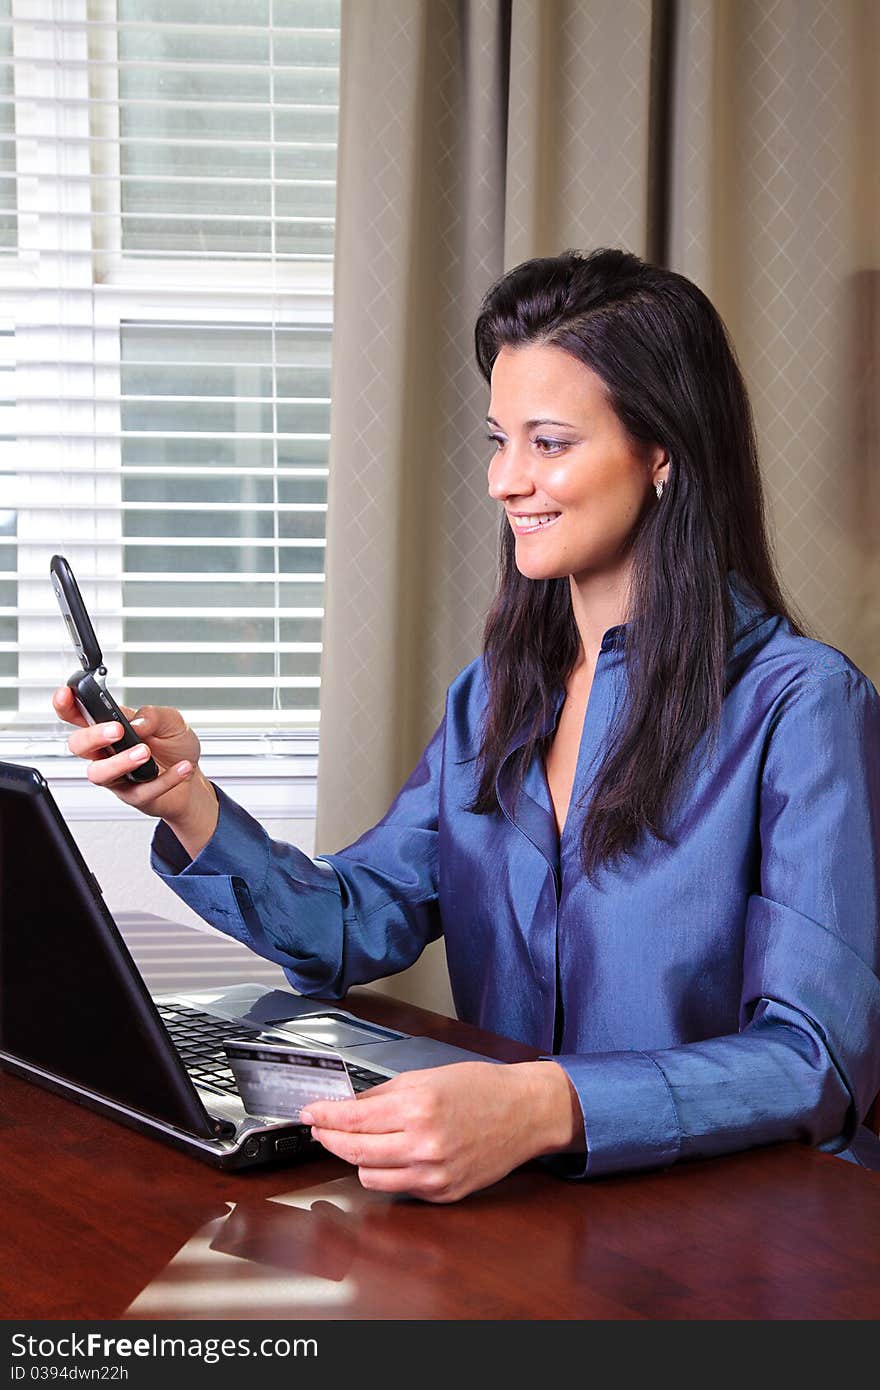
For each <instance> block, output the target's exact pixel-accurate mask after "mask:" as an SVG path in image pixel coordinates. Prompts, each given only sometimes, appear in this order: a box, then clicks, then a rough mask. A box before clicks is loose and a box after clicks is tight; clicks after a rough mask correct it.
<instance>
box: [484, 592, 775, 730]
mask: <svg viewBox="0 0 880 1390" xmlns="http://www.w3.org/2000/svg"><path fill="white" fill-rule="evenodd" d="M727 588H728V593H729V595H730V601H731V605H732V608H733V642H732V647H731V655H734V654H737V653H738V652H739V650H740V649H741V647H742V646H743V644H744V639H745V638H746V637H747V636H748V634H749V633H751V632H752V631H753V630H754V629H755V628H756V627H759V626H760V625H761V624H763V623H764V622H765V621H767V620H768V619H769V618H770V617H771V616H772V615H771V614H769V613H767V611H766V609H765V608H764V606H763V604H762V603H761V601H760V600H759V599H758V598H757V597H756V596H753V595H752V593H751V590H750V589H749V587H748V585H747V584H746V582H745V581H744V580H743V579H742V578H741V576H740V575H739V574H738V573H737V571H736V570H733V569H731V570H728V571H727ZM628 628H629V623H616V624H615V626H614V627H609V628H608V630H607V631H606V632H605V634H604V636H603V638H602V646H601V650H602V651H610V650H611V649H612V648H617V647H620V648H622V647H623V645H624V643H625V641H626V633H627V629H628ZM564 697H565V692H564V691H563V690H558V691H556V692H555V693H554V695H553V696H552V698H551V701H550V705H549V707H548V708H547V710H546V711H545V712H544V716H543V718H542V719H541V722H540V723H539V724H538V726H537V728H536V731H535V732H536V734H537V736H538V737H543V736H544V734H548V733H549V732H550V730H551V729H552V728H554V726H555V724H556V721H557V719H558V716H559V710H560V708H561V706H562V703H563V700H564ZM527 737H528V727H527V725H526V724H523V725H522V726H521V728H520V729H518V730H517V732H516V734H515V735H514V737H513V738H512V740H511V742H510V743H509V745H508V751H507V755H506V756H508V757H509V756H510V754H511V753H513V752H515V751H516V749H517V748H521V747H522V746H523V744H524V743H525V742H526V739H527Z"/></svg>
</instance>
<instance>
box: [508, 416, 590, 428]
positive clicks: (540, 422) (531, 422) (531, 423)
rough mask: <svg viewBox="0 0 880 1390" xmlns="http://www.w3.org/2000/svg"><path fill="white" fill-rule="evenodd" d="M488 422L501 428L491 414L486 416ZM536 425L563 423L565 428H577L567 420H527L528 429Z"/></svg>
mask: <svg viewBox="0 0 880 1390" xmlns="http://www.w3.org/2000/svg"><path fill="white" fill-rule="evenodd" d="M486 424H487V425H496V426H497V427H498V429H501V426H500V425H499V424H498V421H497V420H494V419H493V418H492V416H491V415H487V416H486ZM535 425H561V426H562V428H563V429H564V430H576V429H577V425H571V424H569V422H568V421H567V420H526V429H528V430H530V429H533V428H534V426H535Z"/></svg>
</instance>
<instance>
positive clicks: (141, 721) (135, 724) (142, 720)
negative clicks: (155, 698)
mask: <svg viewBox="0 0 880 1390" xmlns="http://www.w3.org/2000/svg"><path fill="white" fill-rule="evenodd" d="M128 722H129V724H130V725H131V727H132V728H133V729H136V728H137V727H138V725H140V724H146V722H147V721H146V719H145V718H144V716H143V715H141V717H140V719H129V721H128Z"/></svg>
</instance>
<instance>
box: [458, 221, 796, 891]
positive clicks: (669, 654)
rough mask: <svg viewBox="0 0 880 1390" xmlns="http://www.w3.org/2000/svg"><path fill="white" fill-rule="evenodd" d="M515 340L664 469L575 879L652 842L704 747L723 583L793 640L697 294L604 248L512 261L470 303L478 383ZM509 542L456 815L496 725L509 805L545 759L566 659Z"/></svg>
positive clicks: (708, 318) (484, 762) (573, 641)
mask: <svg viewBox="0 0 880 1390" xmlns="http://www.w3.org/2000/svg"><path fill="white" fill-rule="evenodd" d="M531 343H538V344H552V345H554V346H556V347H559V348H562V349H563V350H564V351H565V352H568V353H570V354H571V355H572V356H573V357H575V358H577V360H578V361H579V362H582V363H583V364H584V365H585V366H587V367H589V368H590V369H591V370H592V371H593V372H595V373H596V374H597V375H598V376H599V377H600V378H601V379H602V381H603V382H604V384H605V387H606V390H607V393H608V400H609V402H610V405H611V407H612V409H613V410H614V412H615V414H616V415H617V417H618V419H619V420H620V422H621V424H622V425H623V427H624V428H625V430H627V432H628V433H629V435H630V437H631V439H632V440H633V442H634V443H635V444H636V445H637V446H638V445H639V444H642V445H652V444H660V445H661V446H662V447H663V448H664V449H665V450H666V451H667V454H668V457H669V460H670V468H669V477H668V481H667V484H666V487H665V489H664V492H663V497H662V500H660V501H658V503H657V505H656V506H651V507H649V508H648V509H647V512H646V513H645V516H644V519H643V521H642V523H641V524H640V525H639V527H638V530H637V532H636V534H635V536H634V538H633V541H632V548H631V552H630V555H631V563H632V583H631V587H630V594H629V602H630V613H629V614H628V615H627V619H628V627H627V632H626V642H625V644H624V651H625V660H626V670H627V686H628V691H629V696H628V701H626V702H623V704H622V706H621V707H620V709H619V710H618V718H617V719H616V720H615V729H614V731H613V737H612V740H611V743H610V745H609V748H608V750H607V752H606V754H605V757H604V760H603V762H602V763H601V765H600V767H599V768H598V770H597V772H596V775H595V776H594V778H593V781H592V783H591V785H590V787H589V788H587V790H586V793H585V796H584V797H583V798H582V803H581V804H583V802H584V801H586V800H588V803H589V809H588V811H587V814H586V818H585V821H584V825H583V836H582V841H583V842H582V861H583V866H584V870H585V872H586V874H587V875H588V876H590V877H591V878H592V877H593V876H594V874H595V873H596V872H597V870H598V869H599V867H600V866H601V865H602V864H603V863H611V862H613V861H615V860H617V859H618V858H619V857H620V856H621V855H623V854H625V853H626V852H627V851H629V850H631V849H632V848H633V846H634V845H635V843H636V841H637V840H638V839H639V837H640V836H641V835H642V833H643V832H644V831H645V830H648V831H650V832H651V833H652V834H653V835H654V836H656V837H657V838H658V839H660V840H662V841H664V843H669V837H668V835H667V834H666V833H664V816H665V812H666V811H667V809H668V807H669V806H670V804H671V802H672V799H673V797H674V796H675V795H676V793H677V792H678V790H679V789H680V786H681V783H682V779H683V777H684V774H685V771H686V769H687V767H688V763H689V761H690V755H691V754H692V753H693V751H694V749H695V747H696V745H697V743H698V742H699V740H700V738H701V736H702V735H703V734H704V733H705V732H706V731H707V730H710V731H711V737H710V739H709V744H710V751H711V747H714V746H715V744H714V741H715V739H716V738H717V733H718V726H719V724H720V718H721V707H722V703H723V699H724V695H725V692H726V688H727V686H726V673H727V659H728V654H729V650H730V647H731V644H732V641H733V632H734V616H733V611H732V606H731V604H730V598H729V581H728V571H730V570H734V571H735V572H736V575H737V577H738V578H739V579H740V580H741V581H744V582H745V584H746V585H747V586H748V587H749V588H750V589H751V591H752V595H753V597H754V598H755V599H756V600H758V601H759V602H760V603H761V604H762V605H763V607H764V609H765V611H767V612H769V613H774V614H780V615H782V616H783V617H785V618H787V619H788V620H789V622H790V623H791V625H792V629H793V631H794V632H795V633H796V634H797V635H799V636H807V635H810V634H809V632H808V630H807V629H806V627H805V626H804V625H803V624H802V622H800V621H799V620H798V619H797V618H796V617H795V616H794V615H793V613H792V612H791V611H790V609H789V606H788V604H787V602H786V600H785V599H784V598H783V594H782V592H781V586H780V583H779V580H778V579H777V577H776V574H775V572H774V562H773V559H772V556H771V550H770V545H769V541H768V537H767V531H766V518H765V511H764V498H763V492H762V486H761V476H760V470H759V465H758V452H757V445H756V441H755V429H754V423H753V419H752V412H751V407H750V405H749V400H748V395H747V392H746V388H745V383H744V381H743V378H742V374H741V372H740V369H739V366H738V364H737V361H736V357H735V354H734V351H733V348H732V346H731V344H730V341H729V339H728V336H727V332H726V330H725V327H724V324H723V323H722V321H721V318H720V316H719V314H718V312H717V311H716V310H715V308H714V307H713V305H712V304H711V303H710V301H709V300H708V299H707V298H706V296H705V295H704V294H703V292H702V291H701V290H700V289H698V288H697V286H696V285H694V284H693V283H692V282H691V281H690V280H687V279H686V278H685V277H684V276H683V275H679V274H676V273H675V272H673V271H670V270H665V269H663V268H661V267H659V266H655V265H650V264H648V263H647V262H645V261H643V260H641V259H640V258H639V257H638V256H635V255H632V254H630V253H629V252H625V251H620V250H614V249H607V248H600V249H599V250H596V251H593V252H592V253H591V254H589V255H586V254H584V253H581V252H578V251H571V250H570V251H565V252H563V253H562V255H560V256H547V257H539V258H537V259H535V260H530V261H525V262H524V263H523V264H522V265H519V266H516V267H515V269H513V270H511V271H509V272H508V273H507V274H505V275H504V276H502V277H501V279H500V280H498V281H497V282H496V283H495V284H494V285H493V286H492V287H491V288H490V289H489V291H488V292H487V294H486V296H485V298H484V299H483V302H482V304H481V306H480V313H479V317H478V319H477V323H476V329H475V345H476V356H477V364H478V366H479V368H480V371H481V372H482V374H483V376H484V377H485V379H486V381H487V382H489V381H490V380H491V373H492V366H493V364H494V362H495V359H496V357H497V355H498V353H499V351H500V349H501V348H502V347H505V346H511V347H518V346H522V345H525V344H531ZM515 544H516V543H515V539H514V537H513V534H512V532H511V529H510V526H509V524H508V522H507V520H506V519H505V520H504V522H503V525H502V530H501V550H500V561H499V585H498V591H497V594H496V596H495V599H494V602H493V604H492V606H491V608H490V610H489V614H488V618H487V621H486V626H485V632H484V644H483V654H484V666H485V670H486V675H487V681H488V690H489V699H488V707H487V710H486V714H485V720H484V724H483V733H482V743H481V747H480V750H479V754H478V756H477V771H478V776H479V787H478V791H477V794H476V797H475V799H474V801H473V803H472V805H471V806H470V807H469V809H470V810H471V811H474V812H477V813H483V814H485V813H489V812H492V811H495V810H497V809H498V799H497V795H496V790H495V784H496V778H497V776H498V773H499V770H500V768H501V765H502V762H503V761H504V759H505V755H506V753H507V750H508V747H509V745H510V742H511V734H512V733H513V732H514V731H518V730H521V729H522V728H523V727H524V726H525V727H526V729H527V730H531V732H530V733H528V736H527V737H526V742H525V744H524V745H523V746H522V747H521V749H520V750H519V753H518V754H517V755H516V757H515V758H513V759H512V761H511V770H512V772H513V776H514V784H515V794H516V792H518V788H519V786H520V785H521V782H522V777H523V775H524V772H525V769H526V768H527V767H528V765H529V763H530V761H531V759H532V757H533V756H534V755H535V752H536V751H538V752H539V753H540V754H541V755H543V754H544V753H545V752H546V749H547V746H548V742H549V738H550V737H551V735H541V733H540V730H541V725H542V723H544V722H545V721H546V720H547V718H548V714H549V712H550V710H551V707H552V705H553V703H554V699H555V698H556V697H558V695H559V692H560V690H562V689H564V687H565V684H566V681H567V679H568V676H569V675H570V673H571V671H572V669H573V668H574V666H575V664H576V661H577V658H578V655H579V649H580V637H579V634H578V629H577V625H576V623H575V619H574V614H573V611H572V604H571V586H570V583H569V580H568V578H567V577H566V578H562V579H543V580H531V579H526V578H524V577H523V575H521V574H520V572H519V570H518V569H517V567H516V561H515ZM632 618H635V619H637V620H635V621H632V620H630V619H632ZM621 716H625V717H623V718H621Z"/></svg>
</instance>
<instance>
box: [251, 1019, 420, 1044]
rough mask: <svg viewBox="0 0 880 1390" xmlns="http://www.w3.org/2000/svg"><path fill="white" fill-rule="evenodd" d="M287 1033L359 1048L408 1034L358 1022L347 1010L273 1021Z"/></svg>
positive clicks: (323, 1042) (311, 1039)
mask: <svg viewBox="0 0 880 1390" xmlns="http://www.w3.org/2000/svg"><path fill="white" fill-rule="evenodd" d="M272 1027H273V1028H276V1029H277V1028H280V1029H281V1030H282V1031H283V1032H285V1033H291V1034H292V1035H293V1036H294V1037H297V1038H306V1039H307V1040H308V1041H309V1042H313V1043H316V1044H317V1045H318V1046H320V1047H330V1048H333V1047H355V1048H357V1049H358V1050H359V1049H360V1048H362V1047H364V1046H366V1045H368V1044H369V1043H384V1042H394V1041H395V1040H396V1039H398V1038H403V1037H406V1034H405V1033H395V1032H394V1031H393V1029H391V1028H380V1027H379V1025H378V1024H377V1023H361V1022H357V1023H355V1022H354V1021H353V1020H352V1019H350V1018H347V1017H346V1016H345V1014H336V1013H326V1014H310V1015H309V1016H308V1017H307V1018H292V1019H290V1020H289V1021H283V1022H282V1021H279V1022H277V1023H273V1024H272Z"/></svg>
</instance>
